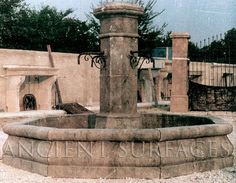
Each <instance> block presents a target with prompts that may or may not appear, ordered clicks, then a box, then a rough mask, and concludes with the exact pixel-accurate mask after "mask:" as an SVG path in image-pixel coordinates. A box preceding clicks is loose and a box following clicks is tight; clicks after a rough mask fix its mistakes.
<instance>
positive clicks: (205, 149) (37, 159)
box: [3, 3, 233, 179]
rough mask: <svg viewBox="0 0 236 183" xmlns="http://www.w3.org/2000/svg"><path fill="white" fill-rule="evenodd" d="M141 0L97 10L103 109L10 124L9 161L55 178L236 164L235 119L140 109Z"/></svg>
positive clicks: (156, 173)
mask: <svg viewBox="0 0 236 183" xmlns="http://www.w3.org/2000/svg"><path fill="white" fill-rule="evenodd" d="M142 14H143V9H142V8H141V7H139V6H137V5H135V4H129V3H108V4H105V5H103V6H102V7H99V8H97V9H95V10H94V15H95V16H96V17H97V18H98V19H100V21H101V34H100V39H101V51H102V52H103V56H104V60H105V62H106V63H105V64H104V65H105V66H104V68H102V69H101V76H100V77H101V79H100V80H101V81H100V82H101V84H100V85H101V86H100V101H101V104H100V113H99V114H97V115H95V114H82V115H70V116H62V117H50V118H46V119H35V120H33V121H25V122H21V123H15V124H10V125H7V126H5V127H4V132H5V133H7V134H8V135H9V137H8V139H7V141H6V143H5V145H4V148H3V153H4V154H3V162H4V163H5V164H7V165H10V166H13V167H16V168H20V169H23V170H27V171H30V172H34V173H38V174H41V175H44V176H52V177H64V178H67V177H76V178H95V179H96V178H112V179H118V178H126V177H132V178H145V179H152V178H170V177H174V176H180V175H186V174H191V173H194V172H202V171H208V170H213V169H219V168H224V167H228V166H232V165H233V156H232V152H233V146H232V144H231V143H230V141H229V139H228V137H227V135H228V134H230V133H231V132H232V126H231V125H229V124H227V123H225V122H224V121H222V120H221V119H218V118H209V117H208V118H203V117H197V116H188V115H177V114H171V113H169V114H139V113H137V97H136V93H137V70H136V69H135V68H133V67H131V65H130V53H132V52H135V51H137V50H138V17H139V16H141V15H142Z"/></svg>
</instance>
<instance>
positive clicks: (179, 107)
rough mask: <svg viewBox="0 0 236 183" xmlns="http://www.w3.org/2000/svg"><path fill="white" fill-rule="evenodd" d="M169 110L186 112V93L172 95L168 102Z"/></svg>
mask: <svg viewBox="0 0 236 183" xmlns="http://www.w3.org/2000/svg"><path fill="white" fill-rule="evenodd" d="M170 111H171V112H188V111H189V107H188V96H187V95H172V96H171V103H170Z"/></svg>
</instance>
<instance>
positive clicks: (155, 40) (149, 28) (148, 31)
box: [87, 0, 170, 50]
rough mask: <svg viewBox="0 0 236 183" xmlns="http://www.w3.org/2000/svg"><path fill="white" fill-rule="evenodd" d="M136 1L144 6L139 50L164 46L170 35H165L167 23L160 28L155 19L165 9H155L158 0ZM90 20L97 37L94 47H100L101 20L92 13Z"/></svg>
mask: <svg viewBox="0 0 236 183" xmlns="http://www.w3.org/2000/svg"><path fill="white" fill-rule="evenodd" d="M134 3H136V4H139V5H140V6H141V7H143V8H144V15H143V16H141V17H140V18H139V20H138V21H139V27H138V32H139V35H140V38H139V50H152V49H154V48H156V47H160V46H164V44H163V43H168V45H169V40H168V36H169V34H170V33H168V34H167V36H164V28H165V27H166V25H167V24H163V25H162V26H161V27H160V28H159V27H158V26H155V25H154V23H153V20H154V19H155V18H156V17H158V16H159V15H160V14H161V13H162V12H163V11H164V10H162V11H161V12H155V11H154V10H153V8H154V6H155V4H156V3H157V0H149V1H148V2H147V3H144V1H143V0H136V1H135V2H134ZM87 17H88V20H89V25H90V26H91V27H93V30H94V33H95V35H96V37H97V42H96V45H94V48H97V49H99V48H98V46H97V45H98V44H97V43H98V42H99V40H98V35H99V27H100V25H99V22H98V21H97V20H96V19H95V18H94V17H93V16H91V15H87ZM165 46H167V45H165Z"/></svg>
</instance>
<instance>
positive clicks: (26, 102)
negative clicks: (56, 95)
mask: <svg viewBox="0 0 236 183" xmlns="http://www.w3.org/2000/svg"><path fill="white" fill-rule="evenodd" d="M23 107H24V111H32V110H37V102H36V98H35V96H34V95H32V94H26V95H25V96H24V97H23Z"/></svg>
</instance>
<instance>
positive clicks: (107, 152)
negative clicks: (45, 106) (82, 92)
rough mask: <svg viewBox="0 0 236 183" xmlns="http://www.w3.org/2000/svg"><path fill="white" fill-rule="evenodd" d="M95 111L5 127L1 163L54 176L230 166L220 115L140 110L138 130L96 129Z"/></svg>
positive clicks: (158, 174) (137, 174)
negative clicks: (205, 115)
mask: <svg viewBox="0 0 236 183" xmlns="http://www.w3.org/2000/svg"><path fill="white" fill-rule="evenodd" d="M95 121H96V116H95V115H94V114H83V115H73V116H62V117H49V118H45V119H35V120H33V121H25V122H22V123H14V124H9V125H6V126H4V128H3V130H4V132H5V133H7V134H8V135H9V136H8V139H7V141H6V142H5V144H4V147H3V163H5V164H7V165H10V166H13V167H16V168H20V169H23V170H27V171H30V172H34V173H38V174H41V175H44V176H52V177H63V178H69V177H76V178H95V179H96V178H111V179H118V178H126V177H131V178H145V179H152V178H170V177H175V176H180V175H187V174H191V173H194V172H202V171H208V170H213V169H219V168H224V167H228V166H232V165H233V155H232V153H233V145H232V144H231V142H230V141H229V139H228V137H227V135H228V134H230V133H231V132H232V126H231V125H230V124H227V123H225V122H224V121H223V120H222V119H219V118H209V117H196V116H186V115H185V116H183V115H174V114H141V123H142V128H141V129H95V128H94V126H95Z"/></svg>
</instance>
